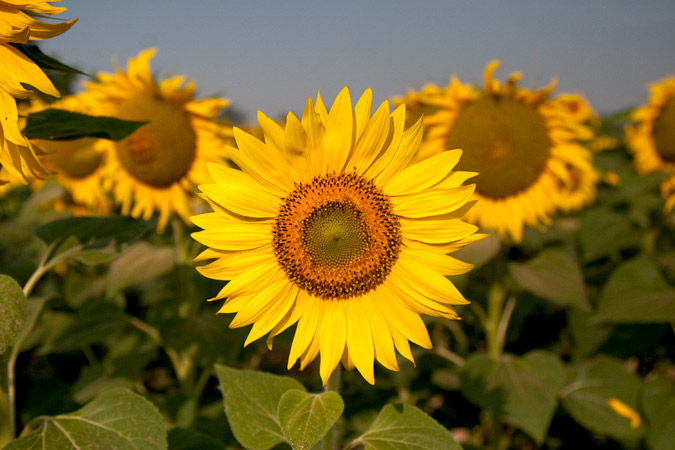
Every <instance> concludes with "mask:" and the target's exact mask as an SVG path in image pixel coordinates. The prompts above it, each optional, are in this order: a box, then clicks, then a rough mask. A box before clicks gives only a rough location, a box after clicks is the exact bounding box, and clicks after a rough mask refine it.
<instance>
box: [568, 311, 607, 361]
mask: <svg viewBox="0 0 675 450" xmlns="http://www.w3.org/2000/svg"><path fill="white" fill-rule="evenodd" d="M567 328H568V330H569V332H570V335H571V337H572V340H573V342H574V345H573V346H572V348H571V350H572V351H573V352H574V355H575V358H577V359H579V360H581V359H585V358H588V357H589V356H591V355H592V354H594V353H595V352H596V351H597V350H598V349H599V348H600V346H601V345H602V344H604V343H605V342H607V340H608V339H609V338H610V337H611V336H612V333H613V332H614V327H613V326H611V325H609V324H607V325H606V324H598V323H597V322H594V321H593V313H592V312H590V311H582V310H580V309H570V310H568V311H567Z"/></svg>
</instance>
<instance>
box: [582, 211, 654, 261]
mask: <svg viewBox="0 0 675 450" xmlns="http://www.w3.org/2000/svg"><path fill="white" fill-rule="evenodd" d="M579 239H580V242H581V248H582V250H583V256H584V260H585V261H594V260H596V259H599V258H601V257H605V256H616V255H619V252H620V251H621V250H623V249H627V248H639V247H640V244H641V234H640V233H639V232H638V231H637V230H636V229H634V228H633V227H632V226H631V224H630V222H629V221H628V220H626V217H625V216H624V215H621V214H618V213H616V212H614V211H612V210H611V209H610V208H607V207H604V206H603V207H598V208H593V209H589V210H587V211H586V212H585V213H584V215H583V219H582V222H581V230H580V234H579Z"/></svg>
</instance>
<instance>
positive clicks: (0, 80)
mask: <svg viewBox="0 0 675 450" xmlns="http://www.w3.org/2000/svg"><path fill="white" fill-rule="evenodd" d="M65 10H66V8H57V7H54V6H51V5H50V4H49V2H47V1H42V0H21V1H16V0H0V61H1V63H0V143H2V149H1V150H0V167H1V168H2V169H4V170H0V184H4V183H6V182H8V181H10V180H12V181H16V180H18V181H19V182H23V183H27V182H28V181H30V180H31V179H33V178H43V177H44V176H45V175H46V174H47V171H46V170H45V168H44V167H43V166H42V163H41V162H40V160H39V159H38V156H37V154H36V151H35V149H33V147H32V145H31V143H30V142H29V141H28V139H26V138H25V137H24V136H23V135H22V134H21V131H20V129H19V125H18V119H19V117H18V112H17V107H16V100H15V99H17V98H26V97H28V96H29V95H30V94H31V93H32V91H31V90H28V89H26V88H25V87H24V86H23V85H22V83H25V84H28V85H31V86H33V87H34V88H36V89H39V90H40V91H42V92H44V93H45V94H49V95H51V96H54V97H58V96H59V92H58V91H57V90H56V88H55V87H54V85H53V84H52V82H51V81H49V78H47V76H46V75H45V74H44V73H43V72H42V70H41V69H40V68H39V67H38V66H37V64H35V63H34V62H33V61H31V60H30V59H29V58H28V57H26V55H24V54H23V53H21V52H20V51H19V50H18V49H17V48H15V47H14V46H13V45H11V44H25V43H26V42H28V40H41V39H47V38H51V37H54V36H58V35H59V34H61V33H63V32H64V31H66V30H68V29H69V28H70V27H71V26H73V24H74V23H75V22H76V21H77V19H74V20H71V21H68V22H57V23H47V22H41V21H39V20H36V19H34V18H33V17H31V16H30V15H28V14H27V13H33V14H43V15H54V14H58V13H60V12H63V11H65ZM5 171H6V173H7V176H4V175H3V173H5Z"/></svg>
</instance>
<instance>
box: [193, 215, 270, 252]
mask: <svg viewBox="0 0 675 450" xmlns="http://www.w3.org/2000/svg"><path fill="white" fill-rule="evenodd" d="M205 215H206V214H200V215H199V216H193V217H191V220H192V221H193V222H194V223H195V225H197V226H201V224H202V223H203V222H202V221H201V220H200V219H201V218H202V217H203V216H205ZM191 236H192V238H193V239H194V240H196V241H197V242H201V243H202V244H204V245H206V246H207V247H212V248H216V249H221V250H234V251H238V250H248V249H253V248H258V247H262V246H263V245H265V244H269V243H270V242H271V241H272V225H271V224H270V223H256V222H253V223H245V222H241V223H236V222H228V221H225V220H223V221H221V222H220V223H219V226H218V227H211V228H208V229H206V230H203V231H197V232H195V233H192V235H191Z"/></svg>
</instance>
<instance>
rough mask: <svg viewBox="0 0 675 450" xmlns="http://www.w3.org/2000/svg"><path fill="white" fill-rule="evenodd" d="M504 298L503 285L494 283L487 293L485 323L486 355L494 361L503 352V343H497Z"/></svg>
mask: <svg viewBox="0 0 675 450" xmlns="http://www.w3.org/2000/svg"><path fill="white" fill-rule="evenodd" d="M505 297H506V292H505V289H504V285H503V284H502V283H500V282H495V283H494V284H493V285H492V286H491V287H490V291H489V292H488V310H487V321H486V323H485V334H486V338H487V348H488V354H489V355H490V357H491V358H492V359H493V360H494V361H497V360H498V359H499V357H500V356H501V354H502V352H503V350H504V347H503V342H502V343H501V344H500V342H499V341H500V338H499V328H500V327H499V324H500V322H501V319H502V315H503V311H502V306H503V304H504V299H505ZM507 323H508V322H507ZM505 332H506V331H504V333H505Z"/></svg>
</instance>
